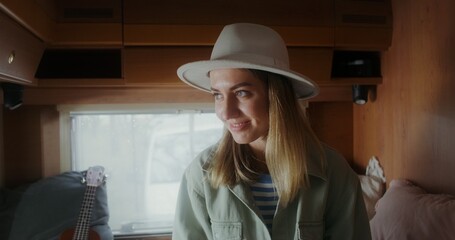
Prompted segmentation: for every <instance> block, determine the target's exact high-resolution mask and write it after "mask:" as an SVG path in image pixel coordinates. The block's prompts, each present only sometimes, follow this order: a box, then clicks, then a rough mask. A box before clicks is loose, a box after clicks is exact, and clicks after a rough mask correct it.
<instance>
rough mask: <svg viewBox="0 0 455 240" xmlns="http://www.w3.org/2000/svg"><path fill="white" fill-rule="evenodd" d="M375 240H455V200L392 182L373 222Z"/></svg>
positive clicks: (380, 201) (406, 184)
mask: <svg viewBox="0 0 455 240" xmlns="http://www.w3.org/2000/svg"><path fill="white" fill-rule="evenodd" d="M370 226H371V234H372V237H373V239H374V240H382V239H400V240H406V239H438V240H442V239H455V196H451V195H447V194H429V193H427V192H426V191H425V190H423V189H422V188H420V187H418V186H416V185H413V184H412V183H411V182H410V181H407V180H393V181H392V182H391V183H390V187H389V189H388V190H387V191H386V193H385V194H384V196H383V197H382V198H381V199H380V200H379V201H378V202H377V205H376V215H375V216H374V217H373V219H371V221H370Z"/></svg>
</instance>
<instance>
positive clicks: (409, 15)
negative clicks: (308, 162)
mask: <svg viewBox="0 0 455 240" xmlns="http://www.w3.org/2000/svg"><path fill="white" fill-rule="evenodd" d="M392 3H393V6H392V8H393V14H394V26H393V29H394V32H393V39H392V46H391V48H390V49H389V51H388V52H386V53H385V54H384V56H383V84H382V85H379V86H378V87H377V92H376V100H375V101H372V102H370V103H368V104H367V105H365V106H362V107H355V108H354V159H355V161H356V163H358V164H360V165H363V166H365V165H366V164H367V161H368V159H369V158H370V157H371V156H372V155H376V156H378V158H379V161H380V162H381V164H382V165H383V167H384V169H385V174H386V177H387V179H388V181H390V180H392V179H396V178H407V179H410V180H412V181H414V182H416V183H417V184H419V185H421V186H423V187H424V188H426V189H428V190H430V191H433V192H446V193H452V194H455V175H454V174H453V173H454V171H455V147H454V146H453V143H454V140H455V95H454V94H453V92H454V90H455V68H454V67H453V64H454V63H455V51H454V48H453V43H454V42H455V28H454V23H455V15H454V14H453V12H454V11H455V2H454V1H451V0H441V1H437V2H434V1H413V0H402V1H392Z"/></svg>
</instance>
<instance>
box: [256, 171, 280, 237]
mask: <svg viewBox="0 0 455 240" xmlns="http://www.w3.org/2000/svg"><path fill="white" fill-rule="evenodd" d="M250 187H251V192H252V194H253V198H254V201H255V202H256V206H257V207H258V209H259V212H260V213H261V215H262V217H263V219H264V222H265V224H266V226H267V228H268V229H269V232H272V223H273V217H274V216H275V210H276V206H277V204H278V193H277V192H276V189H275V184H274V183H273V181H272V177H271V176H270V175H269V174H263V175H261V176H260V177H259V179H258V181H257V182H255V183H253V184H251V185H250Z"/></svg>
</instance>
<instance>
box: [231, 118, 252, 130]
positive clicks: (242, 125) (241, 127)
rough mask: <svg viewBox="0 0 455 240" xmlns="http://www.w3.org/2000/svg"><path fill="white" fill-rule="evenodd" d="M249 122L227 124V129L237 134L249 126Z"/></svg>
mask: <svg viewBox="0 0 455 240" xmlns="http://www.w3.org/2000/svg"><path fill="white" fill-rule="evenodd" d="M250 124H251V122H250V121H245V122H236V123H229V129H230V130H231V131H233V132H239V131H242V130H244V129H245V128H247V127H248V126H250Z"/></svg>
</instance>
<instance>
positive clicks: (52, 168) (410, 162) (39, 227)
mask: <svg viewBox="0 0 455 240" xmlns="http://www.w3.org/2000/svg"><path fill="white" fill-rule="evenodd" d="M454 12H455V1H452V0H440V1H425V0H400V1H398V0H320V1H309V0H301V1H295V0H291V1H258V0H253V1H240V0H230V1H227V0H219V1H203V0H202V1H185V0H172V1H149V0H97V1H91V0H80V1H71V0H29V1H17V0H0V84H1V90H2V91H0V92H1V97H0V103H2V105H3V107H2V108H1V109H0V123H1V124H0V133H1V135H0V136H1V137H0V187H1V197H0V203H1V206H0V226H1V227H0V228H1V229H0V239H11V240H16V239H17V240H19V239H21V240H22V239H58V238H59V236H61V235H62V233H63V232H65V230H67V229H71V228H73V227H76V225H78V224H79V222H78V219H79V218H80V216H82V215H83V214H82V212H83V211H84V210H85V211H88V212H89V215H88V216H89V217H90V219H91V220H90V223H89V225H88V226H86V227H87V231H90V232H92V231H95V232H96V233H95V235H97V236H98V237H100V238H98V239H113V238H115V239H155V240H156V239H159V240H162V239H171V235H172V219H173V211H174V207H175V201H176V195H177V191H178V187H179V181H180V179H181V175H182V173H183V169H184V168H185V166H186V165H187V164H188V163H189V161H191V160H192V158H193V157H194V156H195V154H196V153H197V152H198V151H200V150H201V149H203V148H205V147H206V146H208V145H209V144H211V143H213V142H215V141H216V139H218V138H219V136H220V133H221V129H222V125H221V123H220V122H218V120H217V119H216V117H214V114H213V111H214V110H213V106H212V101H213V100H212V96H211V95H210V94H206V93H203V92H201V91H198V90H196V89H193V88H191V87H189V86H187V85H185V84H184V83H182V82H181V81H180V80H179V79H178V77H177V75H176V70H177V68H178V67H179V66H180V65H182V64H184V63H187V62H191V61H196V60H204V59H208V58H209V57H210V51H211V48H212V46H213V44H214V42H215V40H216V37H217V36H218V33H219V32H220V31H221V29H222V27H223V26H224V25H226V24H229V23H234V22H253V23H260V24H264V25H268V26H270V27H272V28H273V29H275V30H276V31H277V32H279V33H280V35H282V36H283V39H284V40H285V42H286V44H287V46H288V51H289V57H290V62H291V68H292V69H294V70H295V71H297V72H300V73H303V74H305V75H306V76H308V77H309V78H311V79H313V80H314V81H315V82H316V83H318V85H319V86H320V94H319V95H318V96H316V97H315V98H312V99H310V100H308V101H302V102H301V106H302V108H305V111H306V114H307V116H308V118H309V119H310V122H311V125H312V127H313V129H314V130H315V132H316V134H317V135H318V137H319V138H320V139H321V140H322V141H324V142H326V143H327V144H328V145H330V146H332V147H333V148H335V149H337V150H338V151H339V152H340V153H341V154H342V155H343V156H344V158H345V159H346V160H347V161H348V163H349V164H350V165H351V167H352V168H353V169H354V170H355V171H356V172H357V173H358V175H359V179H360V180H361V183H362V188H363V190H364V198H365V201H366V203H367V208H368V213H369V217H370V219H371V220H370V226H371V231H372V236H373V239H455V232H454V228H453V226H455V197H454V196H455V174H454V172H455V147H454V145H452V143H454V142H452V141H455V137H454V136H455V94H454V91H455V67H454V64H455V48H454V46H453V45H454V43H455V25H454V23H455V15H454V14H453V13H454ZM195 119H197V120H195ZM197 123H198V124H197ZM196 136H197V137H196ZM201 136H202V137H201ZM99 166H102V167H101V168H100V167H99ZM88 191H93V192H92V194H91V195H90V194H89V195H87V192H88ZM83 204H86V205H83ZM81 206H88V207H86V208H85V209H84V207H81ZM76 223H77V224H76ZM94 239H97V238H94Z"/></svg>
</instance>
